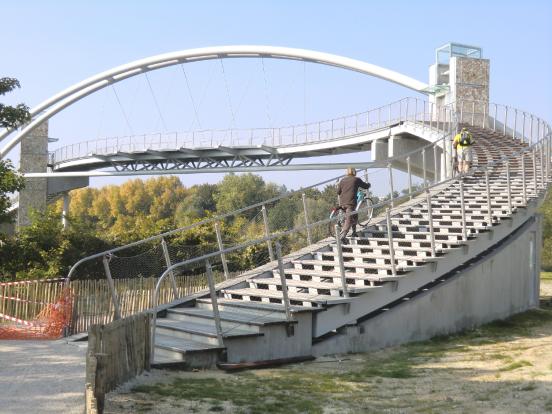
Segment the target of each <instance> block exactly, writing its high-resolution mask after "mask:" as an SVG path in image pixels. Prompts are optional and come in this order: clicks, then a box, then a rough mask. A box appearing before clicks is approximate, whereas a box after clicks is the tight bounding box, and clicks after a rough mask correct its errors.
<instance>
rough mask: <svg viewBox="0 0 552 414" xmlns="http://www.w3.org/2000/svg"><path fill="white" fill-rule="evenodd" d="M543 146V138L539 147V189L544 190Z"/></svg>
mask: <svg viewBox="0 0 552 414" xmlns="http://www.w3.org/2000/svg"><path fill="white" fill-rule="evenodd" d="M543 130H544V128H543ZM543 132H544V131H543ZM544 144H545V141H544V138H543V139H542V141H541V143H540V145H539V154H540V177H541V188H546V184H545V183H544Z"/></svg>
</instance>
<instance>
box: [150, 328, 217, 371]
mask: <svg viewBox="0 0 552 414" xmlns="http://www.w3.org/2000/svg"><path fill="white" fill-rule="evenodd" d="M224 349H225V348H224V347H220V346H218V345H211V344H206V343H203V342H196V341H191V340H187V339H184V338H175V337H173V336H168V335H160V334H157V335H156V336H155V360H154V364H160V365H165V364H174V363H185V365H186V366H187V367H189V368H202V369H208V368H214V367H215V366H216V363H217V362H218V361H219V359H220V357H221V354H222V352H223V351H224Z"/></svg>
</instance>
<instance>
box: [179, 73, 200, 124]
mask: <svg viewBox="0 0 552 414" xmlns="http://www.w3.org/2000/svg"><path fill="white" fill-rule="evenodd" d="M180 68H181V69H182V73H183V74H184V79H185V80H186V88H187V89H188V95H189V96H190V101H192V106H193V107H194V114H195V120H196V121H197V125H198V126H199V129H201V121H200V120H199V114H198V112H197V107H196V104H195V100H194V97H193V95H192V88H190V82H189V81H188V75H187V74H186V70H185V69H184V65H183V64H181V65H180Z"/></svg>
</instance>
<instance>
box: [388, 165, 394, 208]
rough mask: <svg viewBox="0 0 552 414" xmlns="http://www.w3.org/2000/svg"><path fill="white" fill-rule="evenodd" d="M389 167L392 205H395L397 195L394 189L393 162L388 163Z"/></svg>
mask: <svg viewBox="0 0 552 414" xmlns="http://www.w3.org/2000/svg"><path fill="white" fill-rule="evenodd" d="M387 169H388V170H389V195H390V200H391V207H394V202H393V198H394V197H395V195H394V193H395V191H394V190H393V168H391V163H389V164H387Z"/></svg>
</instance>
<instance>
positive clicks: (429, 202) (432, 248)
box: [426, 188, 436, 257]
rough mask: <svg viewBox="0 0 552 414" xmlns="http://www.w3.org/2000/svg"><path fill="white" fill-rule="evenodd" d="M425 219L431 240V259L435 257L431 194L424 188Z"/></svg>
mask: <svg viewBox="0 0 552 414" xmlns="http://www.w3.org/2000/svg"><path fill="white" fill-rule="evenodd" d="M426 202H427V218H428V220H429V237H430V238H431V257H435V256H436V252H435V231H434V229H433V209H432V207H431V194H430V193H429V189H427V188H426Z"/></svg>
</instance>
